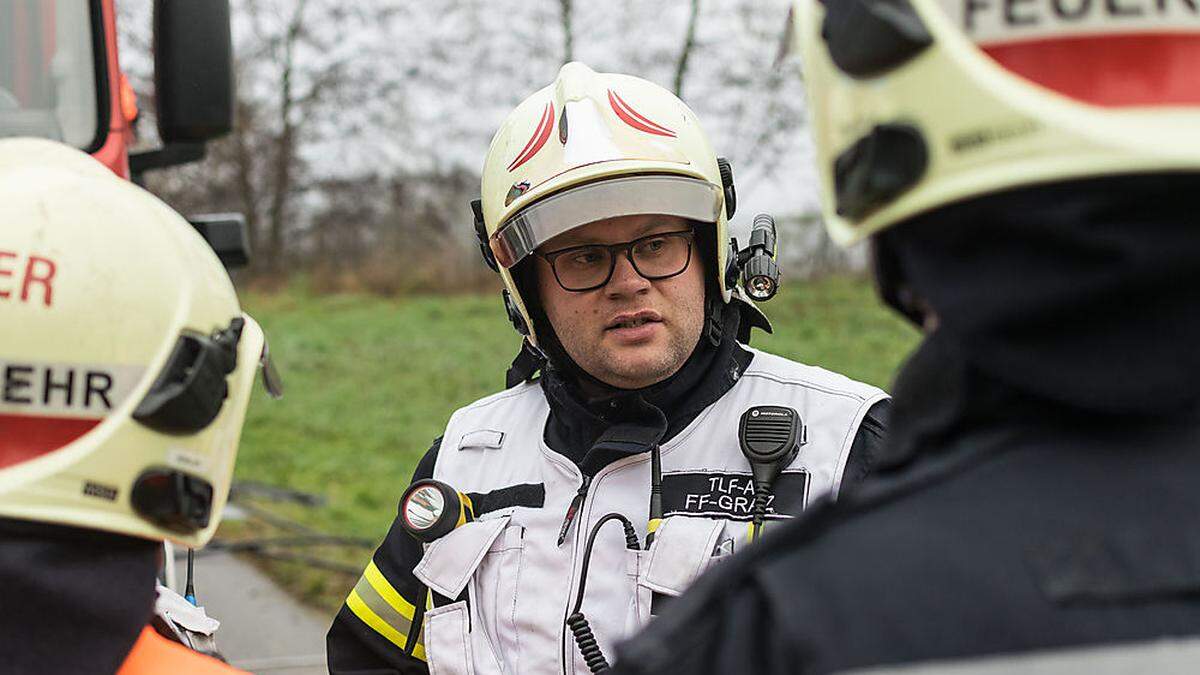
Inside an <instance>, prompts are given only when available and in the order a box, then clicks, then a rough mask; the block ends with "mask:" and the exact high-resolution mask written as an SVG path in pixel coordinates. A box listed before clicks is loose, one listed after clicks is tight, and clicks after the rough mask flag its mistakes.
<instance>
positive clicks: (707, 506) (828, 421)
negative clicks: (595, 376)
mask: <svg viewBox="0 0 1200 675" xmlns="http://www.w3.org/2000/svg"><path fill="white" fill-rule="evenodd" d="M884 398H886V394H885V393H884V392H883V391H881V390H879V389H878V388H876V387H873V386H870V385H866V384H863V383H860V382H855V381H853V380H850V379H848V378H846V377H843V376H841V375H838V374H835V373H831V372H829V371H826V370H823V369H820V368H816V367H812V366H806V365H803V364H800V363H796V362H793V361H789V360H786V359H783V358H780V357H777V356H773V355H771V354H767V353H763V352H759V351H755V355H754V359H753V361H752V362H751V364H750V366H749V368H748V369H747V370H746V372H745V373H744V374H743V375H742V377H741V378H740V379H739V380H738V382H737V383H736V384H734V385H733V387H732V388H731V389H730V390H729V391H728V392H726V394H725V395H724V396H722V397H721V398H720V399H718V400H717V402H716V403H714V404H712V405H711V406H709V407H708V408H707V409H706V410H704V411H703V412H702V413H701V414H700V415H698V416H697V417H696V419H695V420H693V421H692V423H691V424H690V425H689V426H688V427H687V428H686V429H684V430H683V431H682V432H680V433H679V434H678V435H676V436H675V437H674V438H672V439H671V440H670V441H668V442H666V443H664V444H663V445H662V448H661V457H662V470H663V493H662V494H663V505H664V514H665V516H666V518H665V519H664V521H663V523H662V525H661V526H660V527H659V529H658V531H657V532H656V534H655V537H656V538H655V541H654V544H653V546H652V547H651V548H650V550H648V551H643V550H629V549H627V548H626V544H625V538H624V537H623V535H622V531H621V527H620V526H619V525H618V524H616V523H609V524H606V525H605V526H604V527H603V529H602V530H601V531H600V533H599V535H598V537H597V539H596V543H595V547H594V550H593V552H592V556H591V560H590V565H589V569H588V573H587V579H586V593H585V596H584V599H583V603H582V611H583V613H584V614H585V615H586V617H587V619H588V621H589V622H590V625H591V627H592V629H593V630H594V632H595V636H596V639H597V641H598V642H599V645H600V647H601V649H603V650H604V651H605V653H606V654H608V655H610V656H611V654H612V653H613V646H614V645H615V643H616V642H617V641H619V640H620V639H622V638H624V637H626V636H628V635H630V634H631V633H632V632H633V631H634V630H636V629H637V628H638V627H639V626H641V625H642V624H644V623H645V622H646V621H648V620H649V619H650V617H651V614H652V612H653V606H654V605H656V604H658V603H660V602H665V601H669V599H670V598H671V597H674V596H677V595H679V594H680V593H681V592H683V590H684V589H685V588H687V586H688V585H689V584H690V583H691V582H692V580H694V579H695V578H696V577H697V576H698V575H699V574H700V573H701V572H703V571H704V570H705V569H706V568H707V567H708V566H709V565H710V564H712V562H713V561H714V560H717V559H719V558H721V557H723V556H726V555H729V554H730V553H732V552H733V551H735V550H737V549H738V548H740V547H742V546H744V545H745V542H746V541H747V540H748V529H749V528H748V523H749V521H750V518H751V513H752V504H753V485H752V482H751V480H750V469H749V464H748V462H747V460H746V458H745V457H744V455H743V454H742V452H741V449H740V445H739V442H738V420H739V418H740V416H741V414H742V413H743V412H744V411H745V410H746V409H747V408H750V407H752V406H756V405H777V406H788V407H791V408H794V409H795V410H797V411H798V412H799V413H800V416H801V418H802V420H803V423H804V425H805V427H806V436H807V443H806V444H805V445H803V446H802V447H801V449H800V453H799V455H798V456H797V457H796V459H795V460H794V461H793V462H792V463H791V464H790V465H789V466H788V467H787V468H786V469H785V470H784V473H783V474H782V475H781V476H780V477H779V479H778V480H777V481H776V483H775V490H774V493H775V498H774V500H773V502H772V503H771V504H770V509H769V511H768V514H769V516H768V519H769V520H770V519H780V518H786V517H789V516H793V515H796V514H798V513H799V512H800V511H801V510H802V509H803V508H804V507H805V506H806V505H807V504H809V503H811V502H812V500H814V499H816V498H817V497H821V496H823V495H832V496H835V497H836V495H837V491H838V486H839V484H840V482H841V477H842V471H843V469H844V468H845V465H846V459H847V457H848V455H849V452H850V448H851V444H852V442H853V440H854V437H855V434H856V431H857V429H858V426H859V424H860V423H861V421H862V419H863V417H864V415H866V413H867V411H868V409H870V407H871V406H872V405H873V404H875V403H877V402H878V401H880V400H882V399H884ZM548 415H549V406H548V404H547V402H546V398H545V396H544V394H543V393H542V390H541V387H539V386H538V385H537V384H536V383H525V384H522V385H518V386H516V387H514V388H512V389H508V390H506V391H503V392H500V393H498V394H495V395H492V396H489V397H487V398H484V399H482V400H480V401H477V402H476V403H473V404H471V405H469V406H467V407H465V408H462V409H460V410H458V411H457V412H456V413H454V415H453V416H452V417H451V418H450V422H449V425H448V426H447V428H446V433H445V435H444V437H443V439H442V445H441V451H440V452H439V453H438V456H437V461H436V464H435V465H434V472H433V473H434V478H436V479H438V480H441V481H444V482H446V483H448V484H450V485H451V486H453V487H455V488H456V489H457V490H459V491H460V492H464V493H467V492H471V493H489V492H491V491H493V490H497V489H501V488H511V487H512V486H522V489H523V490H524V491H525V492H526V494H529V493H535V494H537V495H538V496H539V497H541V499H540V500H539V501H540V502H541V506H536V505H532V506H513V507H508V508H501V509H499V510H494V511H491V512H489V513H486V514H484V515H482V516H481V517H480V518H479V520H477V521H476V522H472V523H467V524H465V525H463V526H461V527H459V528H458V529H457V530H455V531H454V532H452V533H450V534H449V535H446V536H445V537H443V538H442V539H440V540H438V541H436V542H434V543H433V544H430V545H428V546H427V547H426V551H425V555H424V557H423V558H422V559H421V562H420V563H419V564H418V565H417V567H416V568H415V569H414V570H413V572H414V574H415V575H416V577H417V578H418V579H420V580H421V581H422V582H423V583H425V584H426V585H427V586H428V587H429V589H430V590H431V591H432V594H431V597H432V598H433V603H432V604H433V607H432V608H429V609H427V610H426V612H425V619H424V631H423V633H424V649H425V655H426V657H427V659H428V663H429V669H430V672H431V673H437V674H439V675H442V674H452V673H480V674H482V673H489V674H490V673H521V674H523V675H524V674H527V673H563V672H565V673H587V672H589V671H588V668H587V666H586V665H585V662H584V659H583V657H582V655H581V654H580V650H579V649H578V648H577V646H576V644H575V641H574V639H573V637H572V635H571V632H570V631H569V630H568V629H567V628H566V625H565V620H566V617H567V615H568V614H569V613H570V612H571V611H572V609H573V608H574V605H575V601H576V593H577V592H578V589H579V587H580V584H581V566H582V565H583V562H584V555H583V554H584V545H585V542H586V539H587V535H588V533H589V532H591V530H592V527H593V525H594V524H595V523H596V522H597V521H598V520H599V519H600V518H601V517H603V516H604V515H605V514H607V513H610V512H617V513H621V514H623V515H625V516H626V517H627V518H629V519H630V520H631V521H632V522H633V523H634V525H635V526H636V527H637V528H638V536H639V539H640V541H641V542H642V543H643V544H644V541H645V532H646V527H647V519H648V513H649V495H650V462H649V459H650V456H649V453H642V454H639V455H634V456H631V457H626V458H624V459H621V460H618V461H616V462H613V463H611V464H609V465H608V466H606V467H604V468H603V469H601V470H600V471H599V472H598V473H597V474H596V475H595V476H594V477H593V478H592V479H591V480H590V481H585V480H584V477H583V475H582V474H581V473H580V471H579V469H578V468H577V467H576V465H575V464H574V463H572V462H571V461H570V460H568V459H566V458H565V457H563V456H562V455H559V454H557V453H556V452H554V451H553V450H551V449H550V448H549V447H548V446H547V445H546V443H545V441H544V438H543V430H544V428H545V425H546V420H547V416H548ZM577 495H582V501H581V502H580V503H579V504H578V510H577V513H576V514H575V517H574V519H573V522H572V525H571V526H570V528H569V529H568V531H567V536H566V539H565V541H564V542H563V543H562V544H561V545H559V544H558V539H559V534H560V530H561V528H562V526H563V521H564V518H565V516H566V514H567V511H568V509H569V507H570V505H571V503H572V501H573V500H574V499H575V498H576V497H577ZM768 522H769V521H768ZM769 529H770V528H769V525H768V526H767V527H764V532H766V531H768V530H769ZM768 536H769V535H768ZM460 598H461V599H460Z"/></svg>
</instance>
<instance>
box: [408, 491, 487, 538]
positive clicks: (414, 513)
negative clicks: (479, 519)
mask: <svg viewBox="0 0 1200 675" xmlns="http://www.w3.org/2000/svg"><path fill="white" fill-rule="evenodd" d="M473 520H475V513H474V507H473V505H472V504H471V498H470V497H468V496H466V495H464V494H463V493H461V492H459V491H458V490H455V489H454V488H452V487H450V486H449V485H447V484H445V483H443V482H442V481H440V480H433V479H427V480H419V481H416V482H415V483H413V484H412V485H410V486H409V487H408V490H407V491H406V492H405V493H404V496H403V497H401V498H400V525H401V527H403V528H404V531H405V532H408V533H409V534H410V535H412V536H413V538H414V539H416V540H418V541H421V542H424V543H426V544H429V543H432V542H434V541H437V540H438V539H440V538H441V537H444V536H446V535H447V534H450V533H451V532H453V531H454V528H456V527H458V526H460V525H462V524H464V523H469V522H471V521H473Z"/></svg>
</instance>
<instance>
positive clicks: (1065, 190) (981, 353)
mask: <svg viewBox="0 0 1200 675" xmlns="http://www.w3.org/2000/svg"><path fill="white" fill-rule="evenodd" d="M1198 193H1200V176H1197V175H1182V174H1175V175H1142V176H1119V177H1106V178H1101V179H1093V180H1086V181H1075V182H1071V183H1063V184H1055V185H1048V186H1041V187H1037V188H1027V189H1023V190H1018V191H1012V192H1007V193H1002V194H997V195H992V196H989V197H986V198H982V199H976V200H972V201H970V202H965V203H962V204H958V205H952V206H948V207H945V208H942V209H939V210H938V211H936V212H933V213H930V214H927V215H923V216H920V217H917V218H916V219H914V220H912V221H909V222H907V223H905V224H902V225H900V226H898V227H896V228H893V229H892V230H889V231H887V232H885V233H883V234H881V235H880V236H879V237H878V238H877V240H876V255H877V264H878V265H879V272H880V274H879V278H880V284H881V289H882V291H883V294H884V296H885V298H886V299H888V300H889V301H890V302H891V304H893V306H896V307H897V309H900V310H901V311H902V312H905V313H907V314H909V315H913V314H915V313H919V312H920V308H919V307H918V305H920V306H927V307H928V308H929V309H930V310H931V311H932V312H933V313H935V314H936V317H937V325H936V328H934V329H933V330H934V331H935V339H936V342H937V343H938V344H939V345H940V346H939V347H937V349H936V350H934V351H937V352H940V353H943V354H945V353H951V352H952V353H953V354H954V361H956V362H957V363H958V365H959V367H960V368H962V369H965V370H969V371H971V372H975V373H977V374H978V375H979V376H981V377H983V378H985V379H987V380H991V381H995V382H996V383H998V384H999V385H1002V386H1004V387H1007V388H1010V389H1011V390H1013V392H1014V393H1017V394H1019V395H1021V396H1024V397H1028V398H1030V399H1034V400H1040V401H1044V402H1045V403H1046V404H1048V405H1052V406H1057V407H1062V408H1069V409H1073V410H1075V411H1082V412H1092V413H1101V414H1110V415H1134V416H1169V415H1174V414H1176V413H1178V412H1179V411H1181V410H1192V409H1194V408H1195V407H1196V406H1197V404H1200V216H1198V215H1197V207H1196V195H1197V194H1198ZM914 299H916V300H915V301H914ZM932 346H933V345H931V347H932ZM923 360H926V361H927V360H928V355H926V357H925V358H924V359H923ZM926 365H928V364H926ZM900 393H901V388H900V387H898V388H897V417H898V418H899V417H901V415H900V413H899V411H900V409H901V407H902V402H901V400H900V398H901V397H900Z"/></svg>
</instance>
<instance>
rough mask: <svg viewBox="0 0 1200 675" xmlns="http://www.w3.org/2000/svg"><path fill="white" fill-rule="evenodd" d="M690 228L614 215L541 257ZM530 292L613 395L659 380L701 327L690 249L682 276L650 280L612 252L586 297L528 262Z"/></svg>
mask: <svg viewBox="0 0 1200 675" xmlns="http://www.w3.org/2000/svg"><path fill="white" fill-rule="evenodd" d="M688 229H690V227H689V224H688V222H687V221H686V220H684V219H682V218H677V217H674V216H660V215H640V216H621V217H619V218H610V219H608V220H600V221H597V222H594V223H589V224H587V225H584V226H582V227H578V228H576V229H574V230H571V231H570V232H565V233H563V234H560V235H559V236H557V237H555V238H554V239H551V240H550V241H548V242H546V244H544V245H543V246H542V247H541V248H540V249H538V250H539V251H540V252H542V253H549V252H553V251H557V250H561V249H564V248H568V247H572V246H581V245H584V244H617V243H622V242H627V241H631V240H633V239H637V238H639V237H644V236H646V235H650V234H659V233H663V232H679V231H681V230H688ZM536 261H537V263H536V264H537V270H538V271H537V277H538V294H539V296H540V298H541V302H542V307H543V309H544V310H545V312H546V316H547V318H549V319H550V323H551V325H552V326H553V327H554V332H555V333H556V334H557V336H558V339H559V342H561V343H562V346H563V347H564V348H565V349H566V351H567V354H568V355H570V357H571V358H572V359H574V361H575V363H577V364H578V365H579V366H580V367H581V368H583V369H584V370H586V371H587V372H588V373H590V374H591V375H592V376H593V377H595V378H596V379H598V380H600V381H601V382H604V383H606V384H609V385H611V386H614V387H618V388H620V389H641V388H642V387H648V386H650V385H652V384H654V383H656V382H661V381H662V380H665V379H666V378H668V377H670V376H671V375H673V374H674V373H675V372H676V371H678V370H679V368H680V367H681V366H683V363H684V361H686V360H687V359H688V357H689V356H690V355H691V353H692V350H693V349H695V347H696V343H697V342H698V341H699V340H700V331H701V329H702V328H703V326H704V265H703V264H702V261H701V260H699V256H698V253H697V250H696V247H695V245H694V244H693V246H692V255H691V261H690V262H689V263H688V266H687V269H685V270H684V271H683V273H681V274H678V275H676V276H673V277H670V278H668V279H659V280H657V281H650V280H647V279H645V278H643V277H642V276H641V275H639V274H638V273H637V271H636V270H634V269H633V266H632V265H630V263H629V258H627V257H626V255H625V253H624V252H621V253H617V254H616V267H615V269H613V274H612V278H611V279H609V280H608V283H607V284H605V285H604V286H602V287H600V288H597V289H595V290H591V291H584V292H574V291H568V290H564V289H563V288H562V286H560V285H559V284H558V281H556V280H555V277H554V270H553V269H552V268H551V267H550V264H549V263H547V262H546V261H545V260H544V259H542V258H541V257H537V258H536Z"/></svg>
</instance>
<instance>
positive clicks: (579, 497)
mask: <svg viewBox="0 0 1200 675" xmlns="http://www.w3.org/2000/svg"><path fill="white" fill-rule="evenodd" d="M591 484H592V477H591V476H586V475H585V476H584V477H583V483H581V484H580V485H579V491H578V492H576V493H575V498H574V499H572V500H571V505H570V506H568V507H567V515H566V517H565V518H563V522H562V527H561V528H559V530H558V545H559V546H562V545H563V542H565V541H566V540H567V532H570V531H571V523H573V522H575V516H577V515H579V507H581V506H583V500H584V499H586V498H587V491H588V486H589V485H591Z"/></svg>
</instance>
